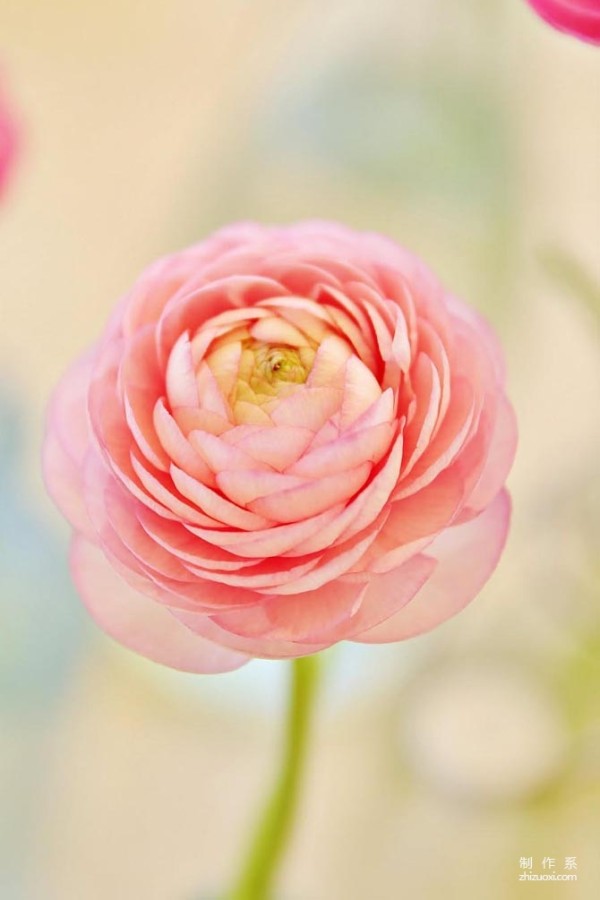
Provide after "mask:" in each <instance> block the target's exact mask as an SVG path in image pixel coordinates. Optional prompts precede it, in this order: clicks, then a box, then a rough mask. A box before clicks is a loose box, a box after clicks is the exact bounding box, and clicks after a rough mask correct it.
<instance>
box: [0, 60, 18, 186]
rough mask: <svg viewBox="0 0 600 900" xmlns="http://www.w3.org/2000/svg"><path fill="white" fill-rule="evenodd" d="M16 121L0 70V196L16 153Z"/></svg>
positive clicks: (6, 182)
mask: <svg viewBox="0 0 600 900" xmlns="http://www.w3.org/2000/svg"><path fill="white" fill-rule="evenodd" d="M17 132H18V129H17V123H16V119H15V115H14V111H13V109H12V107H11V104H10V103H9V98H8V96H7V92H6V90H5V87H4V84H3V79H2V73H1V72H0V198H1V197H2V195H3V194H4V191H5V189H6V185H7V184H8V180H9V177H10V174H11V172H12V168H13V165H14V161H15V158H16V155H17V143H18V140H17V137H18V134H17Z"/></svg>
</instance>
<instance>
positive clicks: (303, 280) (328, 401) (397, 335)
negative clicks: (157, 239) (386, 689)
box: [44, 222, 516, 672]
mask: <svg viewBox="0 0 600 900" xmlns="http://www.w3.org/2000/svg"><path fill="white" fill-rule="evenodd" d="M515 445H516V428H515V420H514V415H513V411H512V408H511V406H510V404H509V402H508V400H507V398H506V395H505V391H504V372H503V362H502V354H501V351H500V349H499V347H498V344H497V342H496V339H495V337H494V335H493V333H492V332H491V330H490V328H489V327H488V325H487V324H486V323H485V322H484V321H483V319H481V318H480V316H479V315H477V314H476V313H475V312H474V311H473V310H471V309H469V308H468V307H466V306H465V305H464V304H463V303H461V302H460V301H459V300H457V299H455V298H454V297H452V296H451V295H449V294H448V293H447V292H446V291H445V290H444V289H443V288H442V287H441V285H440V284H439V283H438V281H437V280H436V279H435V277H434V276H433V275H432V274H431V273H430V272H429V271H428V270H427V269H426V268H425V266H424V265H422V263H420V262H419V261H418V260H417V259H416V258H415V257H414V256H412V255H411V254H410V253H408V252H407V251H406V250H403V249H402V248H401V247H399V246H398V245H396V244H395V243H393V242H392V241H390V240H388V239H386V238H384V237H381V236H379V235H376V234H370V233H367V234H360V233H356V232H353V231H350V230H349V229H346V228H343V227H342V226H339V225H336V224H329V223H323V222H306V223H300V224H297V225H294V226H291V227H288V228H266V227H262V226H260V225H256V224H239V225H235V226H232V227H229V228H225V229H224V230H222V231H219V232H217V233H216V234H215V235H213V236H212V237H211V238H209V239H208V240H206V241H204V242H203V243H200V244H198V245H196V246H194V247H191V248H189V249H187V250H184V251H182V252H180V253H176V254H174V255H172V256H169V257H166V258H165V259H162V260H159V261H158V262H156V263H155V264H154V265H152V266H151V267H150V268H149V269H147V270H146V271H145V272H144V273H143V274H142V276H141V277H140V278H139V280H138V281H137V282H136V284H135V285H134V286H133V288H132V290H131V291H130V292H129V294H128V295H127V296H126V297H125V298H124V299H123V300H122V302H121V303H120V305H119V306H118V308H117V310H116V311H115V313H114V315H113V317H112V319H111V321H110V323H109V325H108V327H107V328H106V331H105V333H104V335H103V336H102V337H101V339H100V340H99V341H98V343H96V344H95V345H94V346H93V347H92V348H91V350H89V351H88V353H86V354H85V356H84V357H82V358H81V359H80V360H78V361H77V362H76V363H75V364H74V365H73V366H72V368H71V369H70V370H69V371H68V372H67V374H66V375H65V377H64V378H63V380H62V382H61V383H60V385H59V386H58V388H57V390H56V392H55V394H54V397H53V400H52V403H51V407H50V412H49V423H48V432H47V437H46V443H45V450H44V468H45V476H46V481H47V485H48V489H49V491H50V493H51V494H52V496H53V497H54V499H55V501H56V503H57V504H58V506H59V507H60V509H61V510H62V511H63V513H64V514H65V515H66V516H67V518H68V519H69V521H70V522H71V524H72V525H73V528H74V529H75V534H74V537H73V543H72V555H71V566H72V571H73V576H74V579H75V582H76V584H77V587H78V589H79V591H80V593H81V596H82V598H83V600H84V602H85V604H86V605H87V607H88V609H89V610H90V612H91V614H92V615H93V617H94V618H95V619H96V621H97V622H98V623H99V624H100V625H101V626H102V627H103V628H104V629H105V630H106V631H107V632H108V633H109V634H111V635H112V636H113V637H115V638H116V639H117V640H118V641H120V642H121V643H123V644H125V645H127V646H128V647H130V648H133V649H134V650H137V651H138V652H139V653H141V654H144V655H145V656H148V657H150V658H151V659H154V660H157V661H159V662H162V663H165V664H167V665H170V666H173V667H175V668H180V669H185V670H190V671H197V672H210V671H224V670H227V669H232V668H236V667H238V666H240V665H242V664H243V663H244V662H246V661H247V660H248V659H249V658H251V657H253V656H259V657H266V658H284V657H294V656H302V655H305V654H310V653H313V652H316V651H318V650H321V649H323V648H325V647H328V646H330V645H331V644H334V643H336V642H337V641H341V640H353V641H360V642H366V643H380V642H388V641H398V640H402V639H404V638H408V637H411V636H413V635H416V634H420V633H421V632H424V631H428V630H429V629H431V628H433V627H434V626H436V625H438V624H439V623H440V622H442V621H444V620H445V619H447V618H449V617H450V616H452V615H454V614H455V613H457V612H458V611H459V610H460V609H462V607H464V606H465V605H466V604H467V603H469V601H470V600H472V599H473V597H475V595H476V594H477V593H478V591H479V590H480V589H481V587H482V585H483V584H484V583H485V581H486V580H487V579H488V578H489V576H490V574H491V573H492V571H493V569H494V568H495V566H496V563H497V562H498V558H499V556H500V553H501V551H502V547H503V545H504V541H505V538H506V534H507V529H508V522H509V500H508V496H507V494H506V492H505V491H504V489H503V484H504V481H505V479H506V475H507V473H508V471H509V468H510V466H511V463H512V460H513V456H514V452H515Z"/></svg>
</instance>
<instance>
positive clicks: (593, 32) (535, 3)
mask: <svg viewBox="0 0 600 900" xmlns="http://www.w3.org/2000/svg"><path fill="white" fill-rule="evenodd" d="M528 3H529V4H530V6H532V7H533V8H534V9H535V10H536V12H538V13H539V14H540V16H541V17H542V18H543V19H545V20H546V22H549V23H550V25H553V26H554V27H555V28H558V29H559V30H560V31H566V32H567V33H568V34H572V35H575V37H578V38H581V40H584V41H590V42H591V43H592V44H599V43H600V0H528Z"/></svg>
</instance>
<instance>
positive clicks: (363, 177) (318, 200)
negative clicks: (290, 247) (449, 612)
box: [0, 0, 600, 900]
mask: <svg viewBox="0 0 600 900" xmlns="http://www.w3.org/2000/svg"><path fill="white" fill-rule="evenodd" d="M0 66H1V68H2V72H3V77H4V81H5V83H6V87H7V89H9V90H10V93H11V95H12V100H13V106H14V107H15V108H16V110H17V111H18V116H19V120H20V126H21V132H22V148H21V155H20V160H19V162H18V165H17V167H16V170H15V172H14V177H13V179H12V183H11V184H10V186H9V190H8V192H7V195H6V197H5V198H4V202H3V203H2V205H1V206H0V304H1V320H0V321H1V323H2V327H1V328H0V485H1V492H2V497H1V505H0V626H1V627H0V897H1V898H2V900H106V898H108V897H110V898H111V900H138V898H139V900H142V898H143V900H201V898H202V897H206V898H209V897H211V896H213V897H214V896H215V895H216V893H217V891H218V890H219V889H221V888H222V887H223V885H224V884H226V883H227V882H228V881H230V880H231V877H232V874H233V871H234V868H235V867H236V866H237V863H238V860H239V857H240V853H241V851H242V849H243V848H244V847H245V845H246V842H247V838H248V831H249V829H250V828H251V826H252V823H253V821H254V817H255V815H256V810H257V805H258V804H259V802H260V798H261V797H262V794H263V793H264V791H265V789H266V787H267V785H268V784H269V783H270V779H271V778H272V776H273V772H274V767H275V765H276V760H277V758H278V757H277V754H278V749H279V741H280V736H281V735H280V722H281V712H282V703H283V695H284V687H285V680H286V676H287V671H286V666H285V664H281V663H267V662H255V663H252V664H250V665H249V666H247V667H245V668H244V669H242V670H241V671H239V672H237V673H233V674H228V675H220V676H213V677H204V678H202V677H199V676H192V675H183V674H178V673H175V672H170V671H168V670H166V669H163V668H161V667H159V666H155V665H153V664H152V663H149V662H148V663H147V662H145V661H144V660H142V659H138V658H136V657H135V656H133V654H131V653H129V652H128V651H126V650H123V649H121V648H120V647H118V646H116V645H115V644H113V643H112V642H111V641H110V640H109V639H108V638H106V637H104V636H103V635H102V634H101V633H100V632H99V631H98V630H97V629H96V628H95V627H94V626H93V625H92V624H91V623H90V622H89V621H88V620H87V618H86V615H85V613H84V612H83V610H82V609H81V608H80V605H79V603H78V601H77V599H76V597H75V594H74V590H73V588H72V586H71V584H70V580H69V576H68V572H67V567H66V558H67V538H68V535H67V529H66V527H65V526H64V524H63V523H62V521H61V520H60V519H59V516H58V514H57V513H56V512H55V510H54V509H53V507H52V506H51V504H50V502H49V500H48V499H47V498H46V497H45V494H44V491H43V487H42V484H41V477H40V472H39V450H40V442H41V436H42V430H43V414H44V406H45V404H46V401H47V397H48V394H49V391H50V390H51V388H52V386H53V384H54V383H55V382H56V380H57V378H58V377H59V375H60V374H61V372H62V371H63V369H64V368H65V367H66V365H67V363H68V362H69V361H70V360H71V359H72V357H73V356H74V355H76V354H77V353H78V352H79V351H80V350H81V349H82V348H83V347H84V346H85V345H86V344H87V343H88V342H89V341H90V340H92V339H93V338H94V337H95V336H96V334H97V333H98V332H99V330H100V329H101V328H102V326H103V324H104V322H105V320H106V318H107V316H108V314H109V312H110V310H111V308H112V306H113V305H114V303H115V301H116V299H117V298H118V297H119V296H120V295H121V294H122V293H123V292H124V291H125V290H126V289H127V288H128V287H129V285H130V284H131V282H132V281H133V279H134V278H135V277H136V275H137V274H138V273H139V271H140V269H141V268H142V267H143V266H145V265H146V264H147V263H148V262H150V261H151V260H152V259H153V258H154V257H156V256H158V255H162V254H164V253H165V252H168V251H170V250H174V249H176V248H178V247H181V246H184V245H185V244H187V243H191V242H193V241H196V240H198V239H200V238H202V237H203V236H204V235H205V234H207V233H208V232H210V231H211V230H212V229H214V228H215V227H217V226H219V225H222V224H224V223H226V222H228V221H230V220H234V219H239V218H244V219H259V220H261V221H265V222H288V221H292V220H295V219H298V218H303V217H326V218H333V219H340V220H342V221H344V222H346V223H348V224H350V225H353V226H356V227H358V228H366V229H373V230H379V231H382V232H385V233H387V234H389V235H392V236H393V237H395V238H396V239H397V240H399V241H400V242H401V243H403V244H405V245H406V246H407V247H409V248H410V249H412V250H413V251H415V252H417V253H419V254H420V255H421V256H422V257H424V259H425V260H427V262H428V263H429V264H430V265H431V266H432V268H434V269H435V270H436V271H437V272H438V273H439V274H440V275H441V277H442V278H443V280H444V281H445V283H446V284H447V285H448V286H449V287H451V288H452V290H453V291H454V292H455V293H458V294H460V295H462V296H463V297H465V298H466V299H467V300H468V301H469V302H470V303H472V304H473V305H475V306H476V307H478V308H479V309H480V310H482V311H483V312H484V313H485V314H486V315H487V316H488V317H489V318H490V319H491V320H492V321H493V323H494V325H495V327H496V328H497V329H498V330H499V332H500V334H501V336H502V338H503V341H504V343H505V346H506V351H507V356H508V362H509V373H510V388H511V395H512V397H513V400H514V403H515V405H516V408H517V413H518V417H519V420H520V433H521V440H520V449H519V453H518V456H517V461H516V464H515V467H514V470H513V473H512V475H511V479H510V485H511V488H512V493H513V501H514V524H513V528H512V532H511V536H510V539H509V544H508V547H507V550H506V553H505V555H504V558H503V560H502V562H501V564H500V567H499V568H498V570H497V573H496V575H495V577H494V578H493V579H492V581H491V582H490V583H489V585H488V586H487V587H486V588H485V590H484V591H483V593H482V594H481V596H480V597H479V599H478V600H477V601H476V602H475V603H473V604H472V605H471V606H470V607H469V608H468V609H467V610H466V611H465V612H463V613H462V614H461V615H460V616H459V617H458V618H457V619H454V620H452V621H450V622H448V623H447V624H446V625H444V626H442V627H441V628H439V629H438V630H437V631H435V632H434V633H432V634H430V635H428V636H424V637H422V638H419V639H416V640H414V641H412V642H408V643H405V644H398V645H395V646H389V647H382V648H378V647H362V648H359V647H355V646H353V645H350V644H349V645H345V646H344V647H341V648H338V649H336V650H334V651H330V652H328V654H327V656H326V660H327V661H326V675H325V685H326V689H325V692H324V696H323V702H322V703H321V706H320V709H319V718H318V723H317V728H316V732H315V735H314V747H313V757H312V762H311V768H310V771H309V773H308V777H307V780H306V790H305V794H304V798H303V802H302V806H301V810H300V816H299V821H298V827H297V830H296V833H295V838H294V841H293V844H292V848H291V852H290V853H289V856H288V858H287V860H286V864H285V867H284V869H283V871H282V879H281V890H280V894H279V896H280V897H281V898H282V900H396V898H399V897H406V898H411V900H438V898H461V900H462V898H471V897H472V898H475V900H479V898H485V900H507V898H513V897H515V898H521V897H528V896H531V892H536V891H538V890H539V891H541V892H543V893H544V896H545V897H546V898H563V897H564V898H582V900H588V898H589V900H592V898H594V900H595V898H597V897H598V896H600V854H599V853H598V847H599V844H600V840H599V839H600V690H599V688H600V662H599V659H600V652H599V651H600V611H599V610H600V606H599V604H598V585H599V583H600V571H599V558H598V538H599V536H600V517H599V510H600V478H599V470H598V458H599V452H600V416H599V414H598V410H599V408H600V404H599V401H600V355H599V353H598V347H599V341H600V252H599V247H598V241H599V233H600V162H599V161H600V58H599V56H598V51H597V50H594V48H593V47H590V46H586V45H584V44H581V43H579V42H577V41H575V40H573V39H570V38H567V37H565V36H561V35H560V34H558V33H556V32H553V31H551V30H550V29H549V28H548V27H547V26H546V25H544V24H543V23H542V22H540V21H539V20H537V19H536V18H535V17H534V15H533V14H532V13H531V12H530V10H529V8H528V7H527V6H526V5H525V3H524V2H523V0H419V2H418V3H408V2H404V3H401V2H398V0H369V2H365V0H328V2H326V3H323V2H322V0H320V2H317V0H285V2H284V3H282V2H275V0H253V2H244V0H218V2H217V0H168V2H167V0H145V2H144V3H141V2H137V0H104V2H103V3H98V2H92V0H77V2H72V0H55V2H53V3H47V2H43V0H19V2H16V0H0ZM545 858H546V859H550V860H554V867H551V865H550V863H546V868H543V860H544V859H545ZM566 858H571V860H572V859H573V858H575V860H576V862H575V864H576V866H577V869H576V870H574V869H573V864H572V863H569V864H568V866H569V868H568V869H566V868H565V865H567V863H566ZM529 863H531V865H529ZM544 871H546V872H550V871H553V872H555V873H559V874H561V873H563V872H566V871H570V872H571V873H573V872H574V871H575V872H576V874H577V876H578V880H577V882H576V883H575V882H569V883H566V882H563V883H561V882H552V883H550V882H549V883H547V884H545V885H544V887H543V888H535V887H533V886H532V885H531V884H530V883H526V882H522V881H519V876H520V875H521V874H523V873H525V872H538V873H543V872H544Z"/></svg>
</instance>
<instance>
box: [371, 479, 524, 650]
mask: <svg viewBox="0 0 600 900" xmlns="http://www.w3.org/2000/svg"><path fill="white" fill-rule="evenodd" d="M509 521H510V498H509V496H508V493H507V492H506V491H502V492H501V493H500V494H499V495H498V497H497V498H496V500H494V502H493V503H492V504H491V506H489V507H488V508H487V509H486V510H485V511H484V512H483V513H481V515H480V516H478V517H477V518H476V519H472V520H471V521H470V522H467V523H466V524H464V525H457V526H455V527H454V528H450V529H448V531H446V532H444V533H443V534H442V535H440V537H439V538H437V540H436V541H434V543H433V544H431V546H430V547H429V548H428V551H427V552H428V555H431V556H435V557H436V559H437V560H438V566H437V568H436V570H435V572H434V573H433V575H432V577H431V578H430V579H429V581H428V582H427V584H426V585H425V586H424V587H423V588H422V589H421V590H420V591H419V593H418V594H417V595H416V597H415V598H414V599H413V600H412V601H411V602H410V603H409V604H407V606H405V607H404V608H403V609H401V610H400V612H398V613H396V614H395V615H393V616H391V617H390V618H389V619H387V620H386V621H384V622H382V623H381V624H380V625H377V626H376V627H375V628H371V629H369V630H368V631H365V632H364V633H363V634H360V635H357V636H356V637H355V638H354V640H355V641H358V642H360V643H365V644H385V643H388V642H391V641H402V640H404V639H405V638H409V637H414V636H415V635H417V634H422V633H423V632H426V631H430V630H431V629H432V628H434V627H435V626H436V625H439V624H441V623H442V622H444V621H446V619H449V618H451V616H454V615H455V614H456V613H457V612H459V611H460V610H461V609H463V608H464V607H465V606H466V605H467V603H470V602H471V600H473V599H474V597H476V596H477V594H478V593H479V591H480V590H481V588H482V587H483V585H484V584H485V583H486V581H487V580H488V578H489V577H490V575H491V574H492V572H493V571H494V569H495V568H496V565H497V564H498V560H499V558H500V554H501V553H502V549H503V547H504V544H505V541H506V536H507V533H508V525H509Z"/></svg>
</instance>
